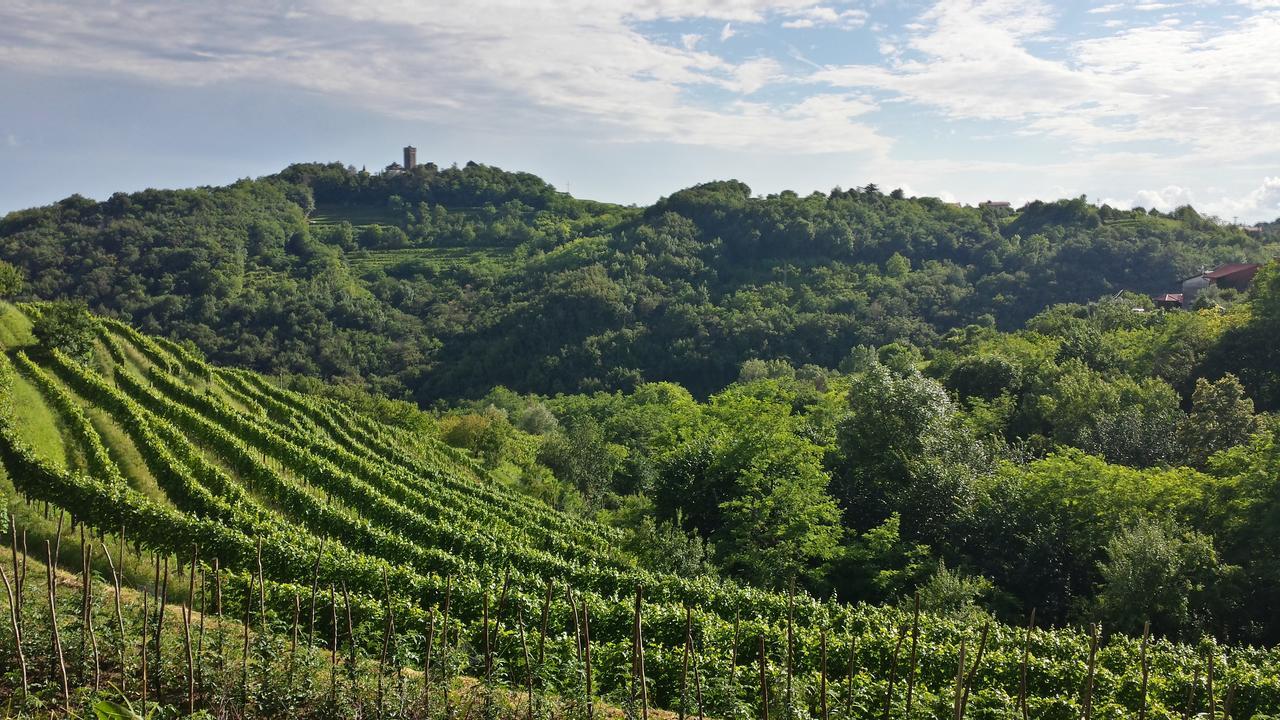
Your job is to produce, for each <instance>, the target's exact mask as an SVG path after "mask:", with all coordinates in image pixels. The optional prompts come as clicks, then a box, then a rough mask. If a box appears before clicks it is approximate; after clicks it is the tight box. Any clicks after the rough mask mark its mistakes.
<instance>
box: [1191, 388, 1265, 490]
mask: <svg viewBox="0 0 1280 720" xmlns="http://www.w3.org/2000/svg"><path fill="white" fill-rule="evenodd" d="M1257 429H1258V420H1257V418H1256V417H1255V416H1254V414H1253V401H1252V400H1250V399H1249V398H1248V397H1247V396H1246V395H1245V393H1244V386H1243V385H1241V384H1240V381H1239V380H1238V379H1236V376H1235V375H1232V374H1230V373H1228V374H1226V375H1223V376H1222V377H1221V378H1218V379H1217V380H1215V381H1213V382H1209V381H1208V380H1205V379H1204V378H1197V379H1196V389H1195V390H1194V391H1193V392H1192V394H1191V412H1189V413H1187V416H1186V418H1184V419H1183V420H1182V422H1181V424H1180V425H1179V426H1178V438H1179V441H1180V442H1181V444H1182V446H1183V448H1184V450H1185V452H1186V458H1187V461H1188V462H1189V463H1190V464H1191V465H1193V466H1195V467H1201V468H1202V467H1204V466H1205V464H1206V463H1207V462H1208V460H1209V456H1211V455H1213V454H1214V453H1216V452H1218V451H1219V450H1226V449H1228V448H1233V447H1235V446H1237V445H1243V444H1245V443H1247V442H1249V438H1250V437H1251V436H1252V435H1253V433H1254V432H1255V431H1257Z"/></svg>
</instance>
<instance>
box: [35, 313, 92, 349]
mask: <svg viewBox="0 0 1280 720" xmlns="http://www.w3.org/2000/svg"><path fill="white" fill-rule="evenodd" d="M97 327H98V323H97V321H96V320H95V319H94V317H93V316H92V315H90V314H89V309H88V308H87V307H85V305H84V303H80V302H57V303H49V304H47V305H45V306H43V307H42V308H41V310H40V314H39V315H37V316H36V318H35V321H34V322H33V323H32V327H31V333H32V334H33V335H34V336H35V338H36V342H38V343H39V344H40V347H42V348H44V349H45V350H47V351H54V350H59V351H61V352H64V353H66V354H68V355H70V356H71V357H74V358H78V359H82V360H83V359H87V358H88V356H89V353H90V352H92V351H93V340H94V336H95V334H96V332H97Z"/></svg>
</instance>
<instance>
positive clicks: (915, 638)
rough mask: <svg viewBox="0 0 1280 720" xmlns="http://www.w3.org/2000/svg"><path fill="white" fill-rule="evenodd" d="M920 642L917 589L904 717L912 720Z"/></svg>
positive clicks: (918, 596)
mask: <svg viewBox="0 0 1280 720" xmlns="http://www.w3.org/2000/svg"><path fill="white" fill-rule="evenodd" d="M919 642H920V591H919V590H917V591H916V599H915V609H914V610H913V611H912V613H911V660H910V662H909V664H908V665H907V707H906V710H905V711H904V715H903V717H905V718H907V720H910V718H911V710H912V709H913V708H912V707H911V706H912V704H913V701H914V700H915V690H916V657H917V655H916V648H917V646H918V645H919Z"/></svg>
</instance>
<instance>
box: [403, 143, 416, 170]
mask: <svg viewBox="0 0 1280 720" xmlns="http://www.w3.org/2000/svg"><path fill="white" fill-rule="evenodd" d="M417 165H418V148H416V147H414V146H412V145H406V146H405V148H404V169H405V170H412V169H414V168H415V167H417Z"/></svg>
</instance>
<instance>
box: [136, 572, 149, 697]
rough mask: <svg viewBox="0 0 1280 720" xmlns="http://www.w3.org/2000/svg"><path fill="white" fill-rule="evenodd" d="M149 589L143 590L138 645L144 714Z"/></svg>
mask: <svg viewBox="0 0 1280 720" xmlns="http://www.w3.org/2000/svg"><path fill="white" fill-rule="evenodd" d="M147 594H148V593H147V589H146V588H145V587H144V588H143V589H142V638H141V642H139V643H138V646H139V653H138V654H139V655H140V656H141V662H142V712H143V714H144V715H145V714H146V712H147V640H148V638H149V635H148V631H147V625H148V620H149V619H150V615H149V614H148V613H147Z"/></svg>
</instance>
